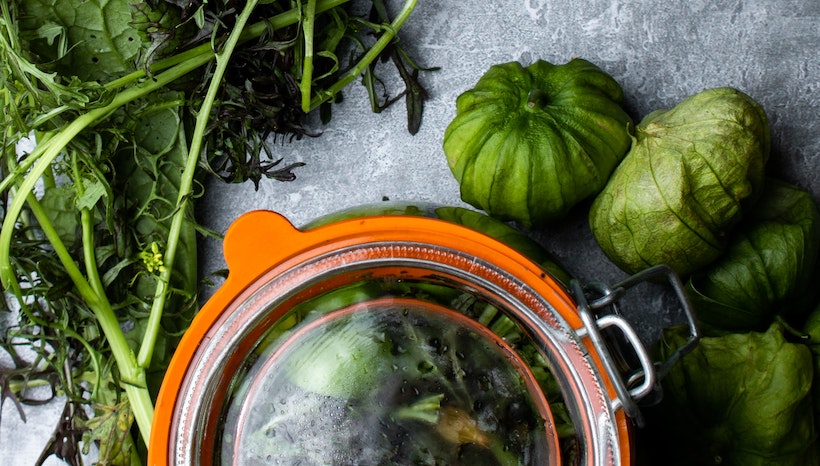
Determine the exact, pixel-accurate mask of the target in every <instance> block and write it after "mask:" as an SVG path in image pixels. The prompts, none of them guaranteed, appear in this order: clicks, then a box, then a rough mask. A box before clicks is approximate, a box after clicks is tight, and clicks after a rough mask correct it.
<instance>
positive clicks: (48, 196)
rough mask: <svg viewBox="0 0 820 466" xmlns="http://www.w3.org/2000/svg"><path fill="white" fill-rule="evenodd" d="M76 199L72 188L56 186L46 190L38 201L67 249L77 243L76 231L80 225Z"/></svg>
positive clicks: (75, 192) (75, 193)
mask: <svg viewBox="0 0 820 466" xmlns="http://www.w3.org/2000/svg"><path fill="white" fill-rule="evenodd" d="M76 199H77V191H76V190H75V189H74V187H73V186H58V187H53V188H50V189H47V190H46V191H45V193H44V194H43V198H42V199H41V200H40V204H41V205H42V206H43V208H44V209H45V210H46V212H47V213H48V217H49V219H50V220H51V223H52V224H53V225H54V229H55V230H57V234H58V235H59V236H60V239H61V240H62V241H63V243H64V244H65V245H66V246H68V247H71V245H73V244H74V243H75V242H76V241H77V236H78V235H77V229H78V227H79V225H80V217H79V213H78V212H77V209H76V206H75V200H76Z"/></svg>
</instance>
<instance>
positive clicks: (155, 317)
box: [137, 0, 258, 367]
mask: <svg viewBox="0 0 820 466" xmlns="http://www.w3.org/2000/svg"><path fill="white" fill-rule="evenodd" d="M257 3H258V0H251V1H249V2H248V3H246V4H245V7H244V9H243V10H242V13H241V14H240V15H239V17H238V18H237V20H236V24H235V25H234V30H233V32H231V35H230V36H228V40H227V42H226V43H225V46H224V48H223V49H222V52H220V53H219V54H217V55H216V63H217V65H216V69H215V70H214V75H213V77H211V82H210V84H209V86H208V91H207V93H206V94H205V99H204V100H203V102H202V106H201V107H200V109H199V112H198V113H197V118H196V125H195V126H194V133H193V135H192V137H191V147H190V148H189V150H188V159H187V161H186V164H185V169H184V170H183V172H182V177H181V179H180V184H179V193H178V194H177V196H178V197H177V207H176V212H175V213H174V216H173V218H172V219H171V227H170V229H169V232H168V240H167V242H166V249H165V254H164V258H163V259H164V263H165V271H164V272H162V273H161V274H160V279H159V281H158V282H157V288H156V291H155V293H154V301H153V303H152V306H151V312H150V314H149V315H148V324H147V328H146V331H145V334H144V335H143V340H142V344H141V345H140V352H139V357H138V358H137V362H138V364H139V365H140V367H147V366H148V364H150V363H151V358H152V356H153V352H154V345H155V343H156V340H157V335H158V333H159V328H160V320H161V319H162V311H163V309H164V308H165V300H166V297H167V296H168V291H167V289H168V284H169V283H170V280H171V272H172V271H173V268H174V260H175V259H176V251H177V246H178V245H179V236H180V233H181V232H182V224H183V222H184V221H185V217H186V214H187V213H188V203H189V202H190V199H191V192H192V190H193V183H194V175H195V173H196V168H197V165H198V161H199V153H200V152H201V151H202V141H203V139H204V138H205V130H206V128H207V125H208V119H209V117H210V115H211V109H212V108H213V104H214V102H215V101H216V94H217V92H218V91H219V89H220V86H221V84H222V77H223V76H224V75H225V71H226V70H227V68H228V63H229V61H230V57H231V54H232V53H233V51H234V49H235V48H236V44H237V43H238V42H239V38H240V35H241V34H242V31H243V29H244V27H245V25H246V24H247V22H248V18H250V15H251V13H252V12H253V9H254V8H255V7H256V4H257Z"/></svg>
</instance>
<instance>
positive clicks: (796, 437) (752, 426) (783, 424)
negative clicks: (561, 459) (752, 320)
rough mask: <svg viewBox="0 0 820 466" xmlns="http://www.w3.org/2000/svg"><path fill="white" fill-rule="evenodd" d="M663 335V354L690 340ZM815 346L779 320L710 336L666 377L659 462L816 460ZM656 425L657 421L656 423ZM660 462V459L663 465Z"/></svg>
mask: <svg viewBox="0 0 820 466" xmlns="http://www.w3.org/2000/svg"><path fill="white" fill-rule="evenodd" d="M678 330H679V329H673V330H670V331H667V332H666V333H665V334H664V340H663V345H662V348H661V350H662V352H664V351H666V350H668V349H674V348H677V347H678V346H679V344H680V343H682V341H685V339H686V331H685V329H684V331H683V332H680V331H678ZM812 368H813V362H812V355H811V351H809V349H808V347H806V345H804V344H802V343H791V342H789V341H788V340H787V339H786V338H785V336H784V330H783V327H782V325H780V324H779V323H775V324H772V326H771V327H769V329H768V330H766V331H765V332H762V333H758V332H750V333H733V334H729V335H725V336H721V337H705V338H703V339H702V340H701V341H700V344H699V345H698V346H697V347H696V348H695V349H694V350H693V351H692V352H691V353H690V354H687V355H686V356H684V357H683V358H682V359H681V360H680V362H679V363H678V364H677V365H675V366H673V367H672V369H671V370H670V372H669V373H668V375H667V376H666V377H665V378H664V380H663V389H664V401H663V403H662V404H661V405H660V406H659V407H658V408H656V409H658V410H659V412H657V413H651V412H650V414H651V415H657V416H658V419H659V420H658V422H657V423H655V424H654V427H653V429H654V432H652V433H653V434H654V436H653V437H652V442H651V443H650V444H651V445H653V447H654V449H655V450H656V453H657V455H658V456H657V457H655V460H656V461H657V462H660V463H663V464H671V465H677V464H680V465H684V464H686V465H691V464H698V465H707V464H723V465H738V466H740V465H743V466H748V465H772V464H777V465H783V466H785V465H795V466H797V465H800V466H810V465H816V464H820V463H818V461H820V460H818V455H817V453H818V450H817V446H816V437H817V431H816V429H815V425H814V416H813V411H812V408H811V403H812V398H811V396H810V392H811V389H812V388H811V387H812V380H813V369H812ZM650 422H651V421H650ZM657 462H656V463H654V464H658V463H657Z"/></svg>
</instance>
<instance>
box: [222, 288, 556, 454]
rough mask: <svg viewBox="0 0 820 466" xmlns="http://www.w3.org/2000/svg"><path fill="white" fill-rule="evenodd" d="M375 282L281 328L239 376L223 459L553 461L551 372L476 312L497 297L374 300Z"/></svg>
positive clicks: (299, 314)
mask: <svg viewBox="0 0 820 466" xmlns="http://www.w3.org/2000/svg"><path fill="white" fill-rule="evenodd" d="M366 285H367V284H365V285H362V287H361V288H359V289H353V290H347V292H348V293H353V294H354V295H355V294H356V293H358V298H356V299H354V301H356V302H355V303H354V304H350V305H346V306H343V307H340V308H339V302H334V303H332V306H331V307H337V309H335V310H332V311H327V310H326V309H324V308H323V307H325V306H328V305H330V304H331V303H330V301H328V299H325V300H324V301H322V300H319V301H316V300H314V301H315V302H314V303H313V304H312V305H313V306H314V307H315V309H310V310H306V309H305V308H303V309H302V310H301V311H299V310H296V311H297V312H294V313H291V314H290V322H289V321H288V318H287V317H286V318H285V319H282V323H281V324H280V326H279V328H277V327H274V328H273V329H271V331H270V332H269V335H267V336H266V338H265V340H264V341H263V342H262V343H261V344H260V346H259V348H258V349H257V351H256V353H255V354H256V357H255V359H254V361H251V362H250V363H249V364H248V367H247V372H246V373H245V374H246V375H245V376H244V377H243V378H241V379H240V380H238V381H237V383H236V388H235V390H234V394H233V397H232V400H231V403H230V406H229V407H228V408H227V410H226V412H225V422H224V424H223V432H222V445H221V451H220V453H219V458H217V460H218V461H217V462H218V463H219V462H221V464H232V465H262V464H266V465H268V464H287V465H293V464H299V465H319V464H357V465H377V464H430V465H432V464H437V465H438V464H470V465H475V466H479V465H519V464H521V465H523V464H550V461H549V458H550V456H551V455H558V452H556V451H552V450H555V449H556V445H554V444H552V443H551V440H550V439H552V438H553V437H552V436H553V435H554V434H553V433H552V432H549V430H551V429H555V428H556V427H555V426H554V425H553V421H552V414H551V413H550V408H549V401H548V400H547V395H545V394H544V392H543V388H544V387H543V385H544V384H545V383H546V384H549V381H545V380H542V377H544V376H545V374H542V373H541V372H542V371H540V370H538V369H537V368H536V370H535V373H533V371H532V369H531V368H530V366H531V364H530V363H529V362H527V361H524V360H523V359H522V358H521V356H520V355H519V354H518V352H516V351H515V350H514V349H513V347H512V346H511V345H510V344H508V343H507V342H506V341H505V339H503V338H502V337H503V335H498V333H500V332H498V331H497V330H498V329H496V331H495V332H494V331H492V330H490V329H489V327H492V325H490V326H489V327H488V326H485V325H484V324H483V323H481V322H480V320H481V319H480V318H481V315H476V316H470V315H469V314H470V313H471V312H472V313H477V314H486V313H487V312H490V311H489V309H490V308H491V306H489V305H488V304H486V303H483V304H482V303H475V302H472V303H469V304H470V306H474V307H475V309H473V311H471V312H462V311H464V310H465V309H467V308H466V307H465V308H464V309H461V311H457V310H452V309H450V308H448V307H444V306H441V305H439V304H437V303H434V302H427V301H420V300H416V299H407V298H405V297H398V296H380V297H377V298H375V299H364V298H365V297H368V298H370V297H372V296H371V295H370V294H369V291H370V290H372V288H368V287H367V286H366ZM450 297H453V298H456V299H457V298H458V296H457V295H452V296H450ZM451 303H452V301H451V302H450V304H451ZM304 304H307V303H304ZM304 304H302V305H300V306H304ZM466 305H467V304H465V306H466ZM485 317H486V316H485ZM297 321H298V323H295V322H297ZM509 324H510V325H512V322H509ZM505 325H507V324H506V323H505ZM282 327H289V328H282ZM512 330H513V327H510V331H512ZM530 356H532V355H530Z"/></svg>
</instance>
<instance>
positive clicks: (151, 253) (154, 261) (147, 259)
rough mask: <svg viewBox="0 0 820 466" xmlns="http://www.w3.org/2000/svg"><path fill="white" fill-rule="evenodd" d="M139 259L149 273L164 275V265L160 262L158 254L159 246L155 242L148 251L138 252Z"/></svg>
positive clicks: (160, 258) (160, 255) (159, 254)
mask: <svg viewBox="0 0 820 466" xmlns="http://www.w3.org/2000/svg"><path fill="white" fill-rule="evenodd" d="M140 259H142V263H143V264H144V265H145V268H146V269H148V272H150V273H154V272H157V273H164V272H165V264H163V262H162V253H161V252H159V245H158V244H157V242H156V241H153V242H152V243H151V246H150V247H149V249H146V250H144V251H142V252H140Z"/></svg>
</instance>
